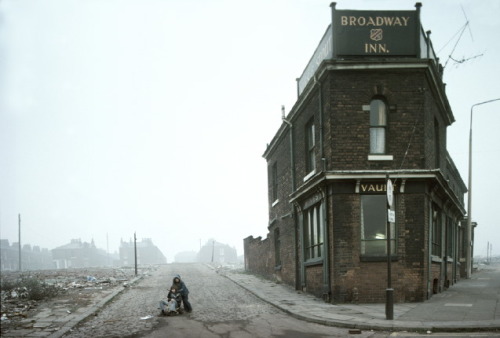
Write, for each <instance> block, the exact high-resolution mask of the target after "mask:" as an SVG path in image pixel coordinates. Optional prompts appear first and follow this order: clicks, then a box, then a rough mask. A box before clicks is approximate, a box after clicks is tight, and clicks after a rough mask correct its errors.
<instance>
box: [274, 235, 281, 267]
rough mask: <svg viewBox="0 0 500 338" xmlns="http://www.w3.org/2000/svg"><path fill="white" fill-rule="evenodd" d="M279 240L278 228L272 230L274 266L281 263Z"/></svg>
mask: <svg viewBox="0 0 500 338" xmlns="http://www.w3.org/2000/svg"><path fill="white" fill-rule="evenodd" d="M280 251H281V241H280V229H275V230H274V260H275V266H280V265H281V253H280Z"/></svg>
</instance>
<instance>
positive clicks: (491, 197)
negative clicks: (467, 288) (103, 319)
mask: <svg viewBox="0 0 500 338" xmlns="http://www.w3.org/2000/svg"><path fill="white" fill-rule="evenodd" d="M422 3H423V7H422V12H421V20H422V23H423V26H424V29H425V30H432V35H431V39H432V42H433V44H434V49H435V50H436V52H439V57H440V58H441V63H442V64H443V65H444V64H446V68H445V72H444V81H445V82H446V83H447V87H446V88H447V89H446V91H447V94H448V99H449V101H450V104H451V107H452V110H453V113H454V116H455V119H456V122H455V123H454V124H452V125H451V126H450V127H449V128H448V132H447V137H448V145H447V146H448V151H449V153H450V154H451V156H452V158H453V160H454V161H455V164H456V165H457V167H458V169H459V171H460V173H461V175H462V179H463V180H464V182H465V183H466V184H467V175H468V171H467V163H468V162H467V161H468V132H469V119H470V109H471V106H472V105H473V104H475V103H478V102H482V101H486V100H490V99H494V98H500V86H499V85H498V77H499V74H500V66H499V62H498V55H499V54H500V44H499V43H498V36H497V35H498V32H499V31H500V23H499V20H498V15H499V14H500V2H499V1H494V0H489V1H488V0H484V1H472V0H468V1H461V2H457V1H454V0H447V1H439V2H437V1H423V2H422ZM329 4H330V1H319V0H316V1H314V0H312V1H311V0H292V1H285V0H281V1H265V0H256V1H252V2H248V1H234V0H232V1H229V0H227V1H222V0H220V1H218V0H214V1H201V0H188V1H185V0H183V1H180V0H171V1H160V0H141V1H139V0H109V1H91V0H79V1H76V0H3V1H1V2H0V155H1V162H0V237H1V238H6V239H9V241H10V242H11V243H12V242H16V241H17V239H18V238H17V236H18V235H17V234H18V214H21V217H22V243H23V244H31V245H39V246H41V247H45V248H49V249H53V248H55V247H57V246H61V245H64V244H67V243H68V242H69V241H70V240H71V239H72V238H80V239H81V240H82V241H86V242H90V241H91V240H92V239H93V240H94V241H95V243H96V245H97V246H98V247H100V248H103V249H105V250H106V249H107V248H108V247H109V251H110V252H113V251H116V250H118V247H119V244H120V240H121V239H123V240H126V241H128V240H130V239H132V238H133V235H134V232H136V233H137V237H138V239H141V238H152V240H153V242H154V243H155V244H157V245H158V246H159V247H160V249H161V250H162V251H163V252H164V253H165V255H166V256H167V259H168V260H169V261H170V262H171V261H173V258H174V255H175V253H177V252H179V251H191V250H194V251H197V250H199V247H200V244H201V245H203V244H205V243H206V241H208V240H209V239H211V238H214V239H215V240H217V241H218V242H221V243H225V244H229V245H231V246H234V247H235V248H236V249H237V252H238V255H242V254H243V238H245V237H247V236H250V235H253V236H254V237H257V236H263V237H265V236H266V234H267V225H268V217H267V213H268V210H267V174H266V162H265V160H264V159H263V158H262V154H263V153H264V151H265V148H266V144H267V143H269V142H270V141H271V139H272V137H273V136H274V134H275V132H276V131H277V129H278V128H279V126H280V125H281V106H282V105H285V107H286V111H287V112H288V111H289V110H290V109H291V107H292V106H293V104H294V103H295V101H296V98H297V94H296V93H297V91H296V81H295V79H296V78H297V77H300V75H301V73H302V71H303V70H304V68H305V66H306V64H307V62H308V61H309V58H310V57H311V56H312V54H313V52H314V50H315V48H316V46H317V44H318V42H319V40H320V39H321V37H322V35H323V33H324V31H325V29H326V27H327V26H328V24H329V23H330V21H331V12H330V7H329ZM414 5H415V1H401V0H398V1H361V0H358V1H351V0H350V1H337V9H363V10H377V9H394V10H414V9H415V7H414ZM467 18H468V20H469V27H468V28H467V29H466V30H465V31H464V33H463V34H462V35H461V36H460V32H461V28H462V27H463V26H464V25H465V24H466V21H467ZM459 37H460V40H459V41H458V38H459ZM457 41H458V43H457ZM450 54H451V55H452V57H453V59H455V60H456V61H453V60H451V59H450V60H448V58H449V56H450ZM447 61H448V62H447ZM457 61H461V62H457ZM499 125H500V102H495V103H492V104H488V105H484V106H479V107H476V108H475V110H474V129H473V130H474V139H473V145H474V147H473V154H474V155H473V191H474V192H473V220H474V221H476V222H478V224H479V226H478V228H477V229H476V254H483V255H485V254H486V243H487V242H488V241H490V243H493V253H494V254H496V253H499V252H500V251H499V250H500V235H499V234H498V233H499V232H498V231H496V227H498V226H499V223H498V220H497V217H495V206H494V205H493V203H492V201H495V198H496V192H497V190H498V187H499V184H498V180H497V178H496V173H497V172H499V169H500V165H499V163H500V161H499V155H500V151H499V149H500V142H499V140H500V139H499V136H498V126H499Z"/></svg>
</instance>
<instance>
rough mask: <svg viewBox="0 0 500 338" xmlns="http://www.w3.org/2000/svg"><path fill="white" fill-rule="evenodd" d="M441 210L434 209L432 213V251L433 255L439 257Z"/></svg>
mask: <svg viewBox="0 0 500 338" xmlns="http://www.w3.org/2000/svg"><path fill="white" fill-rule="evenodd" d="M441 233H442V224H441V212H440V210H439V209H436V208H435V209H434V211H433V213H432V251H431V254H432V255H433V256H438V257H441Z"/></svg>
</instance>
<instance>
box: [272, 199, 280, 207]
mask: <svg viewBox="0 0 500 338" xmlns="http://www.w3.org/2000/svg"><path fill="white" fill-rule="evenodd" d="M279 202H280V200H276V201H274V202H273V204H271V207H274V206H275V205H276V204H278V203H279Z"/></svg>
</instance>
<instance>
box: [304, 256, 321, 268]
mask: <svg viewBox="0 0 500 338" xmlns="http://www.w3.org/2000/svg"><path fill="white" fill-rule="evenodd" d="M322 264H323V258H322V257H320V258H313V259H310V260H308V261H306V262H304V266H313V265H322Z"/></svg>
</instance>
